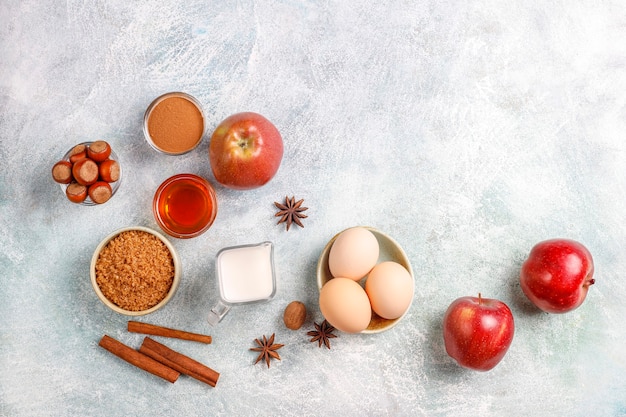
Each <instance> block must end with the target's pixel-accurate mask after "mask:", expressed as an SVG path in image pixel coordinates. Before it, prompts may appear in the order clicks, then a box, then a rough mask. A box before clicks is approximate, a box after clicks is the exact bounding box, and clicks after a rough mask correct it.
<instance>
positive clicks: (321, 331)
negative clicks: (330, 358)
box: [307, 320, 337, 349]
mask: <svg viewBox="0 0 626 417" xmlns="http://www.w3.org/2000/svg"><path fill="white" fill-rule="evenodd" d="M314 324H315V330H311V331H310V332H307V335H309V336H313V338H312V339H311V340H310V341H311V342H317V343H318V345H317V347H322V343H323V344H324V345H325V346H326V347H327V348H328V349H330V340H329V339H332V338H335V337H337V335H336V334H334V333H333V332H334V331H335V328H334V327H333V326H331V325H330V323H329V322H328V321H326V320H324V321H323V322H322V324H321V325H320V324H317V323H314Z"/></svg>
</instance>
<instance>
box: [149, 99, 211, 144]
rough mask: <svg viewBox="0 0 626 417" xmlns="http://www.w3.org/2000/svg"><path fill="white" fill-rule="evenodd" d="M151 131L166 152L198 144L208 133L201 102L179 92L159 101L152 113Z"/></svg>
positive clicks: (153, 140)
mask: <svg viewBox="0 0 626 417" xmlns="http://www.w3.org/2000/svg"><path fill="white" fill-rule="evenodd" d="M147 124H148V134H149V135H150V139H151V140H152V143H153V145H154V146H155V147H156V148H158V149H159V150H161V151H162V152H166V153H171V154H180V153H184V152H187V151H190V150H191V149H193V148H195V147H196V145H198V143H200V140H201V139H202V135H203V134H204V119H203V116H202V112H201V111H200V109H199V108H198V106H197V105H196V104H195V103H193V102H192V101H190V100H188V99H186V98H184V97H178V96H170V97H166V98H165V99H163V100H161V101H158V102H157V103H156V105H155V106H154V107H153V108H152V110H151V111H150V113H149V116H148V122H147Z"/></svg>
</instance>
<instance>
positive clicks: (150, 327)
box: [128, 321, 213, 344]
mask: <svg viewBox="0 0 626 417" xmlns="http://www.w3.org/2000/svg"><path fill="white" fill-rule="evenodd" d="M128 331H129V332H133V333H143V334H151V335H153V336H163V337H173V338H176V339H183V340H191V341H194V342H201V343H206V344H210V343H211V342H212V340H213V339H212V337H211V336H209V335H205V334H198V333H190V332H186V331H184V330H177V329H170V328H168V327H162V326H157V325H154V324H149V323H141V322H138V321H129V322H128Z"/></svg>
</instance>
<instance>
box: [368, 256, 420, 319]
mask: <svg viewBox="0 0 626 417" xmlns="http://www.w3.org/2000/svg"><path fill="white" fill-rule="evenodd" d="M365 292H366V293H367V296H368V297H369V300H370V303H371V305H372V310H374V312H376V314H378V315H379V316H381V317H382V318H385V319H390V320H391V319H397V318H398V317H400V316H402V315H403V314H404V313H405V312H406V311H407V309H408V308H409V307H410V305H411V301H412V300H413V278H412V277H411V274H410V273H409V271H407V270H406V268H405V267H403V266H402V265H400V264H399V263H397V262H392V261H387V262H381V263H379V264H378V265H376V266H375V267H374V268H373V269H372V271H371V272H370V273H369V275H368V276H367V280H366V281H365Z"/></svg>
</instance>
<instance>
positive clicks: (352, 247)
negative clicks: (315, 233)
mask: <svg viewBox="0 0 626 417" xmlns="http://www.w3.org/2000/svg"><path fill="white" fill-rule="evenodd" d="M379 251H380V248H379V246H378V240H377V239H376V236H374V234H373V233H372V232H370V231H369V230H367V229H366V228H364V227H352V228H350V229H346V230H344V231H343V232H341V233H340V234H339V236H337V238H336V239H335V241H334V242H333V245H332V247H331V248H330V253H329V254H328V267H329V269H330V273H331V275H332V276H334V277H342V278H350V279H352V280H354V281H358V280H360V279H361V278H363V277H364V276H365V275H367V274H368V272H369V271H370V270H371V269H372V268H373V267H374V265H376V262H378V254H379Z"/></svg>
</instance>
